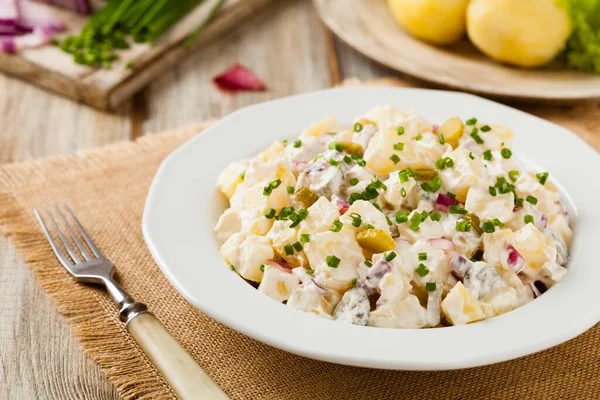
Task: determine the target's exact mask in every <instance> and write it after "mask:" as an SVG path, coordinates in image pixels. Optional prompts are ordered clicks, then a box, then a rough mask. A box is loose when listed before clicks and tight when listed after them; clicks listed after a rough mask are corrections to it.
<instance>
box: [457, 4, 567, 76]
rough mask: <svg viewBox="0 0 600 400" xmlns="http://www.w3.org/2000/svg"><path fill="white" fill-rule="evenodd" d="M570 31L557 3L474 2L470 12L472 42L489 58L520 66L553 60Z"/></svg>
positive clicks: (531, 65) (565, 16)
mask: <svg viewBox="0 0 600 400" xmlns="http://www.w3.org/2000/svg"><path fill="white" fill-rule="evenodd" d="M571 29H572V27H571V20H570V18H569V16H568V14H567V12H566V11H565V10H564V9H562V8H561V7H560V6H559V5H558V4H557V1H555V0H473V1H471V3H470V4H469V7H468V9H467V33H468V35H469V39H471V42H473V44H474V45H475V46H477V48H478V49H479V50H481V52H483V53H484V54H486V55H487V56H488V57H490V58H493V59H494V60H496V61H500V62H505V63H508V64H514V65H518V66H521V67H537V66H541V65H544V64H547V63H548V62H550V61H551V60H552V59H554V58H555V57H556V56H557V55H558V53H559V52H560V51H561V50H562V49H563V48H564V46H565V43H566V41H567V39H568V38H569V36H570V35H571Z"/></svg>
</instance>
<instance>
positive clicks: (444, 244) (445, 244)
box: [429, 238, 455, 252]
mask: <svg viewBox="0 0 600 400" xmlns="http://www.w3.org/2000/svg"><path fill="white" fill-rule="evenodd" d="M429 244H430V245H432V246H433V247H435V248H436V249H440V250H444V251H445V252H449V251H452V250H454V247H455V246H454V243H452V241H451V240H448V239H446V238H431V239H429Z"/></svg>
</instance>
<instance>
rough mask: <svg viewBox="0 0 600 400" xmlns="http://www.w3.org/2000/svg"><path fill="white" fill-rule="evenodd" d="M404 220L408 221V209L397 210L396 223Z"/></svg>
mask: <svg viewBox="0 0 600 400" xmlns="http://www.w3.org/2000/svg"><path fill="white" fill-rule="evenodd" d="M406 221H408V211H406V210H400V211H398V214H396V223H397V224H401V223H403V222H406Z"/></svg>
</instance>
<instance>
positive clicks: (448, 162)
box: [444, 157, 454, 168]
mask: <svg viewBox="0 0 600 400" xmlns="http://www.w3.org/2000/svg"><path fill="white" fill-rule="evenodd" d="M444 166H445V167H446V168H452V167H454V160H452V159H451V158H450V157H446V158H444Z"/></svg>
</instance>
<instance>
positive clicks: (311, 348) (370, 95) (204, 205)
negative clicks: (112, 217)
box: [143, 87, 600, 370]
mask: <svg viewBox="0 0 600 400" xmlns="http://www.w3.org/2000/svg"><path fill="white" fill-rule="evenodd" d="M379 104H392V105H394V106H396V107H399V108H401V109H413V110H415V111H417V112H418V113H420V114H421V115H422V116H424V117H425V118H426V119H428V120H429V121H431V122H434V123H439V122H440V121H444V120H445V119H446V118H448V117H449V116H453V115H458V116H460V117H462V118H463V119H466V118H469V117H472V116H476V117H478V118H479V119H480V120H483V121H487V122H494V123H500V124H504V125H507V126H509V127H511V128H513V129H514V131H515V140H514V147H513V149H514V153H515V155H516V156H517V157H518V158H519V159H520V160H521V161H524V162H525V163H526V164H527V165H528V167H531V168H535V169H537V170H539V171H549V172H550V177H551V179H552V180H553V181H554V182H555V183H556V184H558V185H559V187H560V188H561V190H562V191H563V193H564V194H566V195H565V196H564V199H563V200H564V201H565V203H566V204H567V207H568V208H569V210H570V212H571V219H572V223H573V224H574V226H575V234H574V240H573V243H572V246H571V260H570V263H569V272H568V273H567V275H566V276H565V278H564V279H563V280H562V281H561V282H560V283H559V284H558V285H556V286H554V287H553V288H552V289H550V290H549V291H548V292H547V293H545V294H544V295H543V296H542V297H540V298H538V299H537V300H535V301H533V302H531V303H529V304H527V305H525V306H523V307H521V308H519V309H517V310H515V311H512V312H510V313H507V314H504V315H501V316H500V317H496V318H493V319H490V320H486V321H483V322H477V323H474V324H471V325H466V326H458V327H449V328H439V329H420V330H418V329H414V330H413V329H406V330H399V329H383V328H372V327H363V326H354V325H347V324H344V323H339V322H334V321H330V320H325V319H322V318H319V317H316V316H314V315H310V314H305V313H302V312H300V311H297V310H293V309H290V308H288V307H286V306H285V305H283V304H279V303H277V302H276V301H274V300H272V299H271V298H269V297H267V296H265V295H263V294H261V293H259V292H258V291H257V290H256V289H254V288H253V287H251V286H250V285H249V284H247V283H246V282H245V281H244V280H243V279H241V278H240V277H239V276H238V275H237V274H234V273H232V272H231V271H230V270H229V268H228V266H227V265H226V263H225V262H224V261H223V260H222V259H221V256H220V254H219V251H218V245H217V242H216V239H215V238H214V235H213V232H212V228H213V226H214V224H215V222H216V220H217V218H218V216H219V214H220V212H222V210H223V209H224V206H225V204H224V203H223V202H222V201H219V199H220V197H219V196H218V195H217V194H216V193H217V190H216V179H217V175H218V174H219V172H221V170H222V169H223V168H225V166H227V165H228V164H229V163H230V162H231V161H234V160H238V159H241V158H245V157H248V156H252V155H255V154H257V153H258V152H259V151H260V150H262V149H264V148H266V147H267V146H268V145H269V144H271V143H272V142H273V141H274V140H275V139H284V138H295V137H296V136H297V135H298V134H299V133H300V132H301V131H302V130H303V129H304V128H306V127H308V126H310V125H311V124H313V123H314V122H316V121H318V120H320V119H321V118H322V117H324V116H327V115H335V116H336V117H337V118H338V120H339V121H340V122H342V123H343V124H348V125H349V124H350V123H351V122H352V120H353V118H355V117H356V116H358V115H360V114H361V113H363V112H365V111H367V110H368V109H370V108H371V107H373V106H375V105H379ZM597 171H600V160H599V157H598V154H597V153H596V152H595V151H594V150H593V149H591V148H590V147H589V146H587V145H586V144H585V143H584V142H583V141H582V140H581V139H579V138H578V137H577V136H575V135H574V134H572V133H571V132H569V131H567V130H566V129H564V128H561V127H559V126H557V125H554V124H551V123H549V122H546V121H544V120H541V119H539V118H537V117H534V116H531V115H528V114H526V113H523V112H521V111H517V110H514V109H512V108H509V107H506V106H503V105H501V104H498V103H495V102H492V101H489V100H485V99H482V98H479V97H476V96H472V95H468V94H462V93H454V92H444V91H434V90H420V89H398V88H367V87H352V88H339V89H331V90H325V91H320V92H315V93H309V94H304V95H299V96H294V97H288V98H285V99H281V100H276V101H271V102H268V103H263V104H258V105H255V106H251V107H247V108H245V109H242V110H240V111H237V112H235V113H233V114H231V115H230V116H229V117H227V118H225V119H223V120H222V121H221V122H219V123H218V124H216V125H214V126H212V127H211V128H209V129H207V130H206V131H205V132H204V133H202V134H201V135H198V136H197V137H195V138H193V139H191V140H190V141H189V142H187V143H186V144H184V145H183V146H181V147H180V148H179V149H178V150H176V151H175V152H173V153H172V154H171V155H170V156H168V157H167V158H166V159H165V160H164V161H163V163H162V165H161V167H160V169H159V170H158V172H157V174H156V177H155V178H154V182H153V183H152V187H151V189H150V193H149V195H148V199H147V202H146V208H145V210H144V218H143V232H144V237H145V239H146V242H147V244H148V247H149V248H150V251H151V252H152V255H153V256H154V258H155V259H156V262H157V263H158V265H159V266H160V268H161V269H162V271H163V272H164V274H165V275H166V276H167V278H168V279H169V280H170V281H171V283H172V284H173V286H175V288H176V289H177V290H178V291H179V292H180V293H181V294H182V295H183V296H184V297H185V298H186V299H187V300H188V301H189V302H190V303H191V304H193V305H194V306H196V307H197V308H198V309H200V310H201V311H203V312H204V313H206V314H208V315H209V316H211V317H212V318H214V319H216V320H218V321H220V322H222V323H223V324H225V325H227V326H229V327H231V328H233V329H235V330H237V331H239V332H241V333H243V334H245V335H248V336H250V337H253V338H255V339H257V340H259V341H261V342H264V343H267V344H269V345H272V346H274V347H277V348H280V349H283V350H286V351H289V352H292V353H295V354H299V355H303V356H306V357H311V358H315V359H318V360H323V361H330V362H335V363H341V364H348V365H356V366H364V367H374V368H386V369H406V370H441V369H454V368H466V367H474V366H479V365H486V364H491V363H495V362H500V361H505V360H509V359H512V358H516V357H520V356H524V355H527V354H531V353H534V352H537V351H540V350H543V349H547V348H548V347H551V346H554V345H557V344H559V343H562V342H564V341H566V340H569V339H571V338H573V337H575V336H576V335H579V334H581V333H582V332H584V331H585V330H587V329H589V328H590V327H591V326H593V325H594V324H595V323H596V322H598V321H599V320H600V301H598V295H597V291H598V283H599V282H600V268H599V267H598V259H597V257H596V251H594V249H595V248H597V246H598V238H600V229H599V224H600V218H599V217H600V204H599V201H600V184H599V180H598V179H596V178H595V177H594V174H593V172H597Z"/></svg>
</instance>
